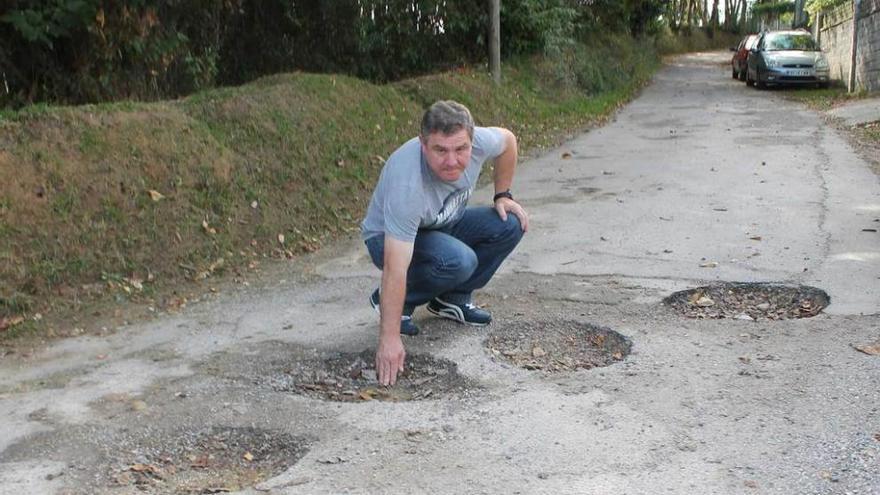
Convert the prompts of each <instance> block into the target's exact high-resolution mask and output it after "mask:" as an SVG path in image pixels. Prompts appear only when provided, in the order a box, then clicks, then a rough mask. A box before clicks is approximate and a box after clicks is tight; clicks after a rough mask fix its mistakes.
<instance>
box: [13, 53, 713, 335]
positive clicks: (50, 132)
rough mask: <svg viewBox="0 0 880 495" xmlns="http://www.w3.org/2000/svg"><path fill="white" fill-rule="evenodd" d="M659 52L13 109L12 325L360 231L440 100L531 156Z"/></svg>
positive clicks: (612, 96)
mask: <svg viewBox="0 0 880 495" xmlns="http://www.w3.org/2000/svg"><path fill="white" fill-rule="evenodd" d="M718 44H720V45H721V46H725V45H726V44H729V41H727V40H718V41H716V45H718ZM672 49H674V48H667V50H672ZM657 63H658V55H657V52H656V51H655V50H654V49H653V48H652V47H651V46H649V45H648V44H646V43H635V42H633V41H632V40H629V39H626V38H612V39H607V40H603V41H602V42H596V43H595V44H594V45H593V46H580V47H578V48H577V49H576V50H575V51H572V52H570V53H569V54H568V55H567V57H566V58H563V59H561V60H556V61H550V60H547V59H542V58H531V59H528V60H521V61H518V62H514V63H512V64H510V65H509V66H508V67H506V68H505V70H506V73H505V83H504V85H503V86H501V87H500V88H499V87H496V86H494V85H493V83H492V82H491V80H490V79H489V77H488V75H487V74H485V73H484V72H483V71H482V70H479V69H474V68H462V69H460V70H456V71H452V72H449V73H445V74H438V75H431V76H425V77H420V78H416V79H411V80H406V81H402V82H398V83H394V84H390V85H382V86H378V85H373V84H370V83H368V82H364V81H361V80H357V79H354V78H350V77H345V76H338V75H315V74H303V73H294V74H285V75H277V76H270V77H266V78H263V79H260V80H258V81H256V82H254V83H251V84H248V85H245V86H242V87H237V88H225V89H219V90H214V91H209V92H205V93H201V94H197V95H194V96H191V97H189V98H186V99H183V100H179V101H172V102H162V103H157V104H132V103H122V104H108V105H97V106H91V105H90V106H82V107H76V108H69V107H53V108H47V107H35V108H31V109H27V110H24V111H22V112H18V113H14V114H6V115H4V116H3V117H2V120H0V326H2V323H3V318H5V319H6V322H7V323H8V322H9V321H10V320H11V319H13V318H15V319H16V320H17V319H18V318H19V317H24V318H25V324H23V325H19V331H16V332H6V333H5V335H12V334H16V333H20V330H21V329H22V328H29V327H35V326H37V324H35V323H34V322H33V316H34V315H35V314H36V313H38V312H43V313H47V312H48V313H49V314H55V315H65V314H76V312H77V311H78V310H81V309H82V303H83V302H89V301H93V300H97V299H104V300H106V299H107V298H108V296H115V297H116V298H117V299H129V298H134V299H139V300H151V299H152V298H154V297H155V296H157V295H158V294H161V293H162V291H163V290H166V291H167V290H169V289H170V288H173V287H175V286H179V285H180V284H181V283H184V282H185V281H187V280H189V281H192V280H195V281H198V280H201V279H204V278H207V277H211V276H216V275H219V274H221V273H222V272H224V271H231V272H240V271H242V270H246V269H247V267H248V265H252V263H253V260H255V259H259V258H262V257H265V256H273V257H292V256H296V255H297V254H298V253H302V252H306V251H312V250H315V249H318V248H319V247H320V246H321V245H322V244H324V243H325V242H327V241H328V240H332V239H334V238H336V237H337V236H338V235H340V234H341V233H344V232H351V231H353V230H356V228H357V224H358V222H359V220H360V217H361V216H362V214H363V211H364V209H365V206H366V204H367V202H368V200H369V195H370V193H371V190H372V186H373V185H374V182H375V180H376V178H377V176H378V172H379V170H380V169H381V166H382V163H383V157H385V156H387V155H388V154H389V153H390V152H391V151H393V150H394V149H395V147H396V146H398V145H399V144H400V143H401V142H403V141H404V140H406V139H408V138H410V137H412V136H413V135H414V133H415V132H416V130H417V127H418V121H419V118H420V115H421V112H422V110H423V108H424V107H425V106H427V105H428V104H430V103H431V102H433V101H435V100H436V99H440V98H443V99H446V98H451V99H456V100H459V101H461V102H463V103H465V104H466V105H468V106H469V107H470V108H471V110H472V111H473V113H474V115H475V118H476V119H477V121H478V123H482V124H484V125H500V126H506V127H509V128H511V129H512V130H514V131H515V132H516V133H517V135H518V136H519V138H520V144H521V147H522V148H523V151H524V152H528V151H529V150H534V149H536V148H540V147H545V146H548V145H552V144H555V143H558V142H559V141H560V140H561V139H562V138H564V136H566V135H568V134H571V133H574V132H576V131H578V130H582V129H584V128H585V127H586V126H588V125H589V124H590V123H591V122H594V121H596V119H601V118H602V117H604V116H605V115H607V114H609V113H610V112H611V111H612V110H613V109H614V108H616V107H617V106H618V105H620V104H621V103H622V102H624V101H626V100H627V99H628V98H629V97H630V96H631V95H632V94H633V93H634V92H635V91H636V90H637V89H638V87H639V86H640V85H641V84H642V83H643V82H644V81H646V80H647V79H648V78H649V77H650V74H651V73H652V72H653V70H654V69H655V67H656V66H657ZM156 192H158V193H159V194H161V198H160V197H158V196H156V195H155V193H156ZM282 241H283V242H282ZM151 302H152V301H151Z"/></svg>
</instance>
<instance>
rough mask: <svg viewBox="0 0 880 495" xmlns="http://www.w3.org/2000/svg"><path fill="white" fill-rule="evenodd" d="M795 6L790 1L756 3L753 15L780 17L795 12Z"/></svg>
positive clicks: (753, 7)
mask: <svg viewBox="0 0 880 495" xmlns="http://www.w3.org/2000/svg"><path fill="white" fill-rule="evenodd" d="M794 10H795V5H794V2H793V1H790V0H779V1H771V2H764V3H756V4H754V5H753V6H752V14H753V15H755V16H756V17H761V16H769V17H779V16H781V15H782V14H789V13H792V12H794Z"/></svg>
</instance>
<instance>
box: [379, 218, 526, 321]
mask: <svg viewBox="0 0 880 495" xmlns="http://www.w3.org/2000/svg"><path fill="white" fill-rule="evenodd" d="M522 235H523V232H522V228H521V227H520V223H519V219H518V218H516V217H515V216H514V215H512V214H508V215H507V221H506V222H504V221H502V220H501V217H499V216H498V213H497V212H496V211H495V209H494V208H492V207H488V206H484V207H475V208H468V209H466V210H465V212H464V215H463V216H462V218H461V219H460V220H459V221H458V222H457V223H455V224H454V225H451V226H447V227H444V228H442V229H438V230H426V229H422V230H419V232H418V233H417V234H416V240H415V243H414V246H413V257H412V261H411V262H410V265H409V270H408V271H407V273H406V299H405V302H404V308H403V312H404V314H412V311H413V310H414V309H415V307H416V306H418V305H420V304H425V303H427V302H428V301H430V300H431V299H433V298H435V297H438V296H439V297H441V298H442V299H444V300H446V301H449V302H451V303H454V304H466V303H469V302H471V293H472V292H473V291H474V290H476V289H479V288H481V287H483V286H485V285H486V284H487V283H489V280H490V279H491V278H492V276H493V275H495V272H496V271H497V270H498V267H499V266H501V262H503V261H504V260H505V258H507V256H508V255H509V254H510V253H511V252H512V251H513V248H515V247H516V245H517V244H519V241H520V239H522ZM364 242H365V244H366V245H367V251H369V252H370V258H372V260H373V264H374V265H376V267H377V268H379V269H380V270H381V269H382V266H383V264H384V259H385V258H384V255H385V236H384V235H377V236H374V237H370V238H369V239H367V240H366V241H364Z"/></svg>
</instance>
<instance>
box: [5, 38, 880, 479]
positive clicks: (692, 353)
mask: <svg viewBox="0 0 880 495" xmlns="http://www.w3.org/2000/svg"><path fill="white" fill-rule="evenodd" d="M727 57H728V55H727V54H726V53H703V54H692V55H687V56H682V57H679V58H676V59H674V60H672V61H670V63H669V64H667V66H666V67H665V68H664V69H662V70H661V71H660V72H659V73H658V74H657V75H656V77H655V78H654V82H653V83H652V84H651V85H650V86H649V87H647V88H646V89H645V90H644V91H643V93H642V94H641V95H640V96H639V97H638V98H637V99H635V100H634V101H633V102H631V103H630V104H629V105H627V106H626V107H624V108H623V109H621V111H620V112H619V113H618V114H617V115H616V117H615V118H614V119H613V121H611V122H609V123H608V124H607V125H606V126H604V127H602V128H600V129H596V130H592V131H590V132H588V133H586V134H584V135H581V136H579V137H577V138H575V139H573V140H571V141H569V142H568V143H566V144H565V145H563V146H562V147H560V148H559V149H554V150H550V151H548V152H546V153H545V154H543V155H542V156H539V157H536V158H533V159H530V160H527V161H525V162H524V163H523V164H522V165H521V167H520V169H519V170H518V173H517V177H516V181H515V189H514V193H515V194H516V196H517V198H518V199H519V200H521V202H522V203H523V205H524V206H526V208H527V209H528V211H529V213H530V216H531V223H532V227H533V228H532V229H531V230H530V232H529V233H528V234H527V236H526V237H525V238H524V240H523V242H522V244H521V245H520V246H519V247H518V248H517V250H516V251H515V252H514V254H513V255H512V256H511V258H510V259H509V260H508V262H507V263H506V265H505V266H504V267H503V268H502V270H501V272H500V273H499V274H498V276H497V277H496V279H495V280H493V281H492V283H491V284H490V285H489V286H488V287H487V288H486V289H485V290H484V291H482V292H481V293H479V294H478V296H477V302H479V303H482V304H484V305H486V307H487V308H488V309H490V310H491V311H493V313H494V314H495V317H496V321H495V322H494V323H493V324H492V326H491V327H490V329H489V331H492V332H504V330H505V328H514V327H517V326H520V325H522V324H523V322H526V323H527V322H534V324H535V325H543V324H547V323H548V322H550V323H552V322H556V321H571V322H575V323H589V324H591V325H597V326H601V327H607V328H610V329H612V330H614V331H616V332H618V333H620V334H622V335H623V336H625V337H627V338H628V339H630V341H631V342H632V352H631V353H630V354H629V355H628V356H625V357H624V358H623V359H622V360H620V361H619V362H615V363H614V364H611V365H609V366H607V367H598V368H593V369H589V370H579V371H569V372H560V373H550V372H547V371H544V370H540V369H538V370H527V369H523V368H519V367H516V366H514V365H513V364H510V363H509V362H508V361H506V360H505V359H504V356H503V355H499V354H498V353H496V352H493V350H492V349H489V348H487V346H486V332H487V330H486V329H483V330H480V329H472V328H462V327H458V326H456V325H455V324H453V323H451V322H447V321H439V320H437V319H434V318H432V317H431V315H429V314H428V313H427V312H425V311H424V310H418V311H417V313H416V318H417V321H418V322H419V324H420V326H421V327H422V329H423V332H422V335H420V336H418V337H413V338H407V339H406V341H405V345H406V346H407V351H408V353H409V354H421V355H428V356H431V357H433V358H436V359H445V360H448V361H450V362H452V363H455V365H456V367H457V368H456V370H457V371H456V373H457V375H455V376H460V377H461V382H460V383H458V385H457V386H455V387H452V388H450V389H448V391H443V390H440V389H437V390H434V391H433V393H432V394H431V395H430V396H425V397H426V398H424V399H422V400H418V401H404V402H388V401H380V400H363V401H354V402H345V403H343V402H329V401H323V400H320V399H319V398H315V397H314V396H308V395H305V394H297V393H294V392H291V389H290V388H289V387H288V388H285V389H281V388H278V387H273V386H272V383H276V382H277V381H278V380H283V379H285V378H286V377H289V373H291V370H293V369H295V368H296V365H297V362H298V361H297V360H298V359H301V357H302V356H310V359H312V358H315V356H317V357H318V358H319V359H320V358H321V357H322V356H324V357H326V356H332V355H334V353H338V352H346V353H360V352H362V351H364V350H365V349H371V348H373V347H374V346H375V340H376V332H377V318H376V315H375V314H374V313H373V311H372V309H371V308H370V307H369V305H368V304H367V297H368V295H369V293H370V291H371V290H372V289H373V288H374V287H375V285H376V284H377V282H378V277H379V274H378V272H377V271H376V270H375V269H374V268H373V267H372V266H371V265H370V263H369V260H368V258H367V256H366V251H365V249H363V247H362V246H361V245H360V243H359V242H358V241H356V240H350V241H348V242H345V243H343V244H341V245H339V246H337V247H335V248H332V249H329V250H326V251H324V252H322V253H318V254H317V255H315V256H311V257H308V258H304V259H302V260H298V261H296V262H294V263H290V264H284V265H280V264H279V265H278V266H275V267H272V269H271V270H269V271H270V272H271V273H265V274H264V275H263V276H262V277H261V278H260V279H258V280H252V281H251V284H250V285H249V286H248V287H241V286H239V287H232V286H230V287H226V288H224V289H223V290H221V291H220V293H219V294H216V295H211V296H209V297H207V298H206V299H205V300H203V301H201V302H200V303H198V304H194V305H190V306H189V307H187V308H185V309H184V310H182V311H181V312H179V313H176V314H167V315H160V316H158V317H156V318H154V319H152V320H150V321H147V322H141V323H135V324H132V325H128V326H124V327H120V328H112V329H109V331H108V332H106V335H101V336H97V335H91V336H83V337H78V338H70V339H66V340H63V341H59V342H57V343H54V344H52V345H51V346H49V347H47V348H45V349H42V350H41V351H39V352H37V353H35V354H34V355H32V356H29V357H20V356H18V357H7V358H4V360H3V361H0V418H2V419H0V421H2V428H0V493H2V494H10V495H11V494H16V495H18V494H23V493H34V494H52V493H55V494H66V493H76V494H79V493H82V494H86V493H88V494H94V493H100V494H127V493H143V492H148V493H217V492H219V491H224V492H237V493H245V494H255V493H277V494H299V493H310V494H311V493H554V494H563V493H571V494H597V495H598V494H610V493H614V494H646V495H647V494H651V495H654V494H662V493H670V494H694V493H700V494H749V493H755V494H786V495H788V494H794V493H797V494H862V495H868V494H877V493H880V357H878V356H873V355H869V354H866V353H863V352H859V351H857V350H856V349H855V348H854V346H856V345H861V344H870V343H873V342H876V341H878V340H880V316H878V313H880V280H878V278H880V237H878V234H877V232H876V230H878V227H880V223H878V222H880V181H878V178H877V176H876V175H875V174H874V173H873V172H872V171H871V170H870V168H869V166H868V164H867V163H866V161H865V160H864V159H863V158H862V157H860V156H859V154H858V153H857V152H856V151H855V150H853V149H852V148H851V147H850V145H849V144H848V143H847V141H846V139H844V137H843V136H841V135H840V134H839V131H837V130H835V129H834V128H832V127H829V126H828V125H827V124H826V123H825V122H824V120H823V118H822V116H821V115H819V114H817V113H815V112H813V111H810V110H807V109H806V108H804V107H803V106H801V105H799V104H797V103H793V102H791V101H788V100H785V99H784V98H783V94H784V92H783V91H756V90H754V89H751V88H747V87H746V86H745V85H744V84H742V83H738V82H736V81H733V80H731V79H730V77H729V71H728V70H727V66H726V65H725V62H726V60H727ZM490 197H491V191H488V190H481V191H479V192H478V194H477V195H476V196H475V198H474V199H473V201H474V202H476V203H479V202H488V201H489V198H490ZM872 229H873V232H872ZM724 281H730V282H777V283H785V284H793V285H808V286H813V287H817V288H820V289H822V290H824V291H826V292H827V293H828V294H829V296H830V298H831V304H830V306H828V307H827V308H826V309H825V311H824V312H823V313H820V314H819V315H817V316H815V317H813V318H805V319H797V320H779V321H774V320H766V319H759V320H757V321H747V320H736V319H722V320H696V319H689V318H686V317H684V316H683V315H681V314H678V313H676V312H675V311H673V310H672V309H671V308H668V307H666V306H664V305H663V304H662V303H661V300H662V299H663V298H664V297H665V296H667V295H669V294H671V293H672V292H675V291H678V290H683V289H688V288H693V287H698V286H702V285H707V284H711V283H714V282H724ZM551 326H552V325H551ZM548 334H549V335H548V336H547V338H548V339H551V338H554V337H553V335H552V334H553V332H548ZM548 348H552V347H548ZM552 349H556V348H552ZM303 359H304V358H303ZM276 378H277V380H274V379H276ZM447 378H449V377H447ZM273 380H274V381H273ZM426 386H427V385H426Z"/></svg>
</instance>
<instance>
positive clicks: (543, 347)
mask: <svg viewBox="0 0 880 495" xmlns="http://www.w3.org/2000/svg"><path fill="white" fill-rule="evenodd" d="M485 345H486V348H487V349H488V350H489V352H490V353H491V354H492V356H493V357H494V358H495V359H498V360H503V361H507V362H509V363H512V364H514V365H516V366H518V367H520V368H525V369H527V370H541V371H545V372H551V373H553V372H565V371H574V370H578V369H590V368H597V367H601V366H609V365H611V364H614V363H617V362H620V361H623V359H624V358H626V356H627V355H629V353H630V350H631V349H632V342H631V341H630V340H629V339H628V338H627V337H625V336H623V335H621V334H619V333H617V332H615V331H614V330H611V329H610V328H605V327H600V326H596V325H591V324H589V323H581V322H577V321H572V320H565V319H541V320H519V321H516V322H512V323H508V324H504V325H496V326H495V328H494V329H493V330H492V331H491V332H490V333H489V337H488V338H487V339H486V344H485Z"/></svg>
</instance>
